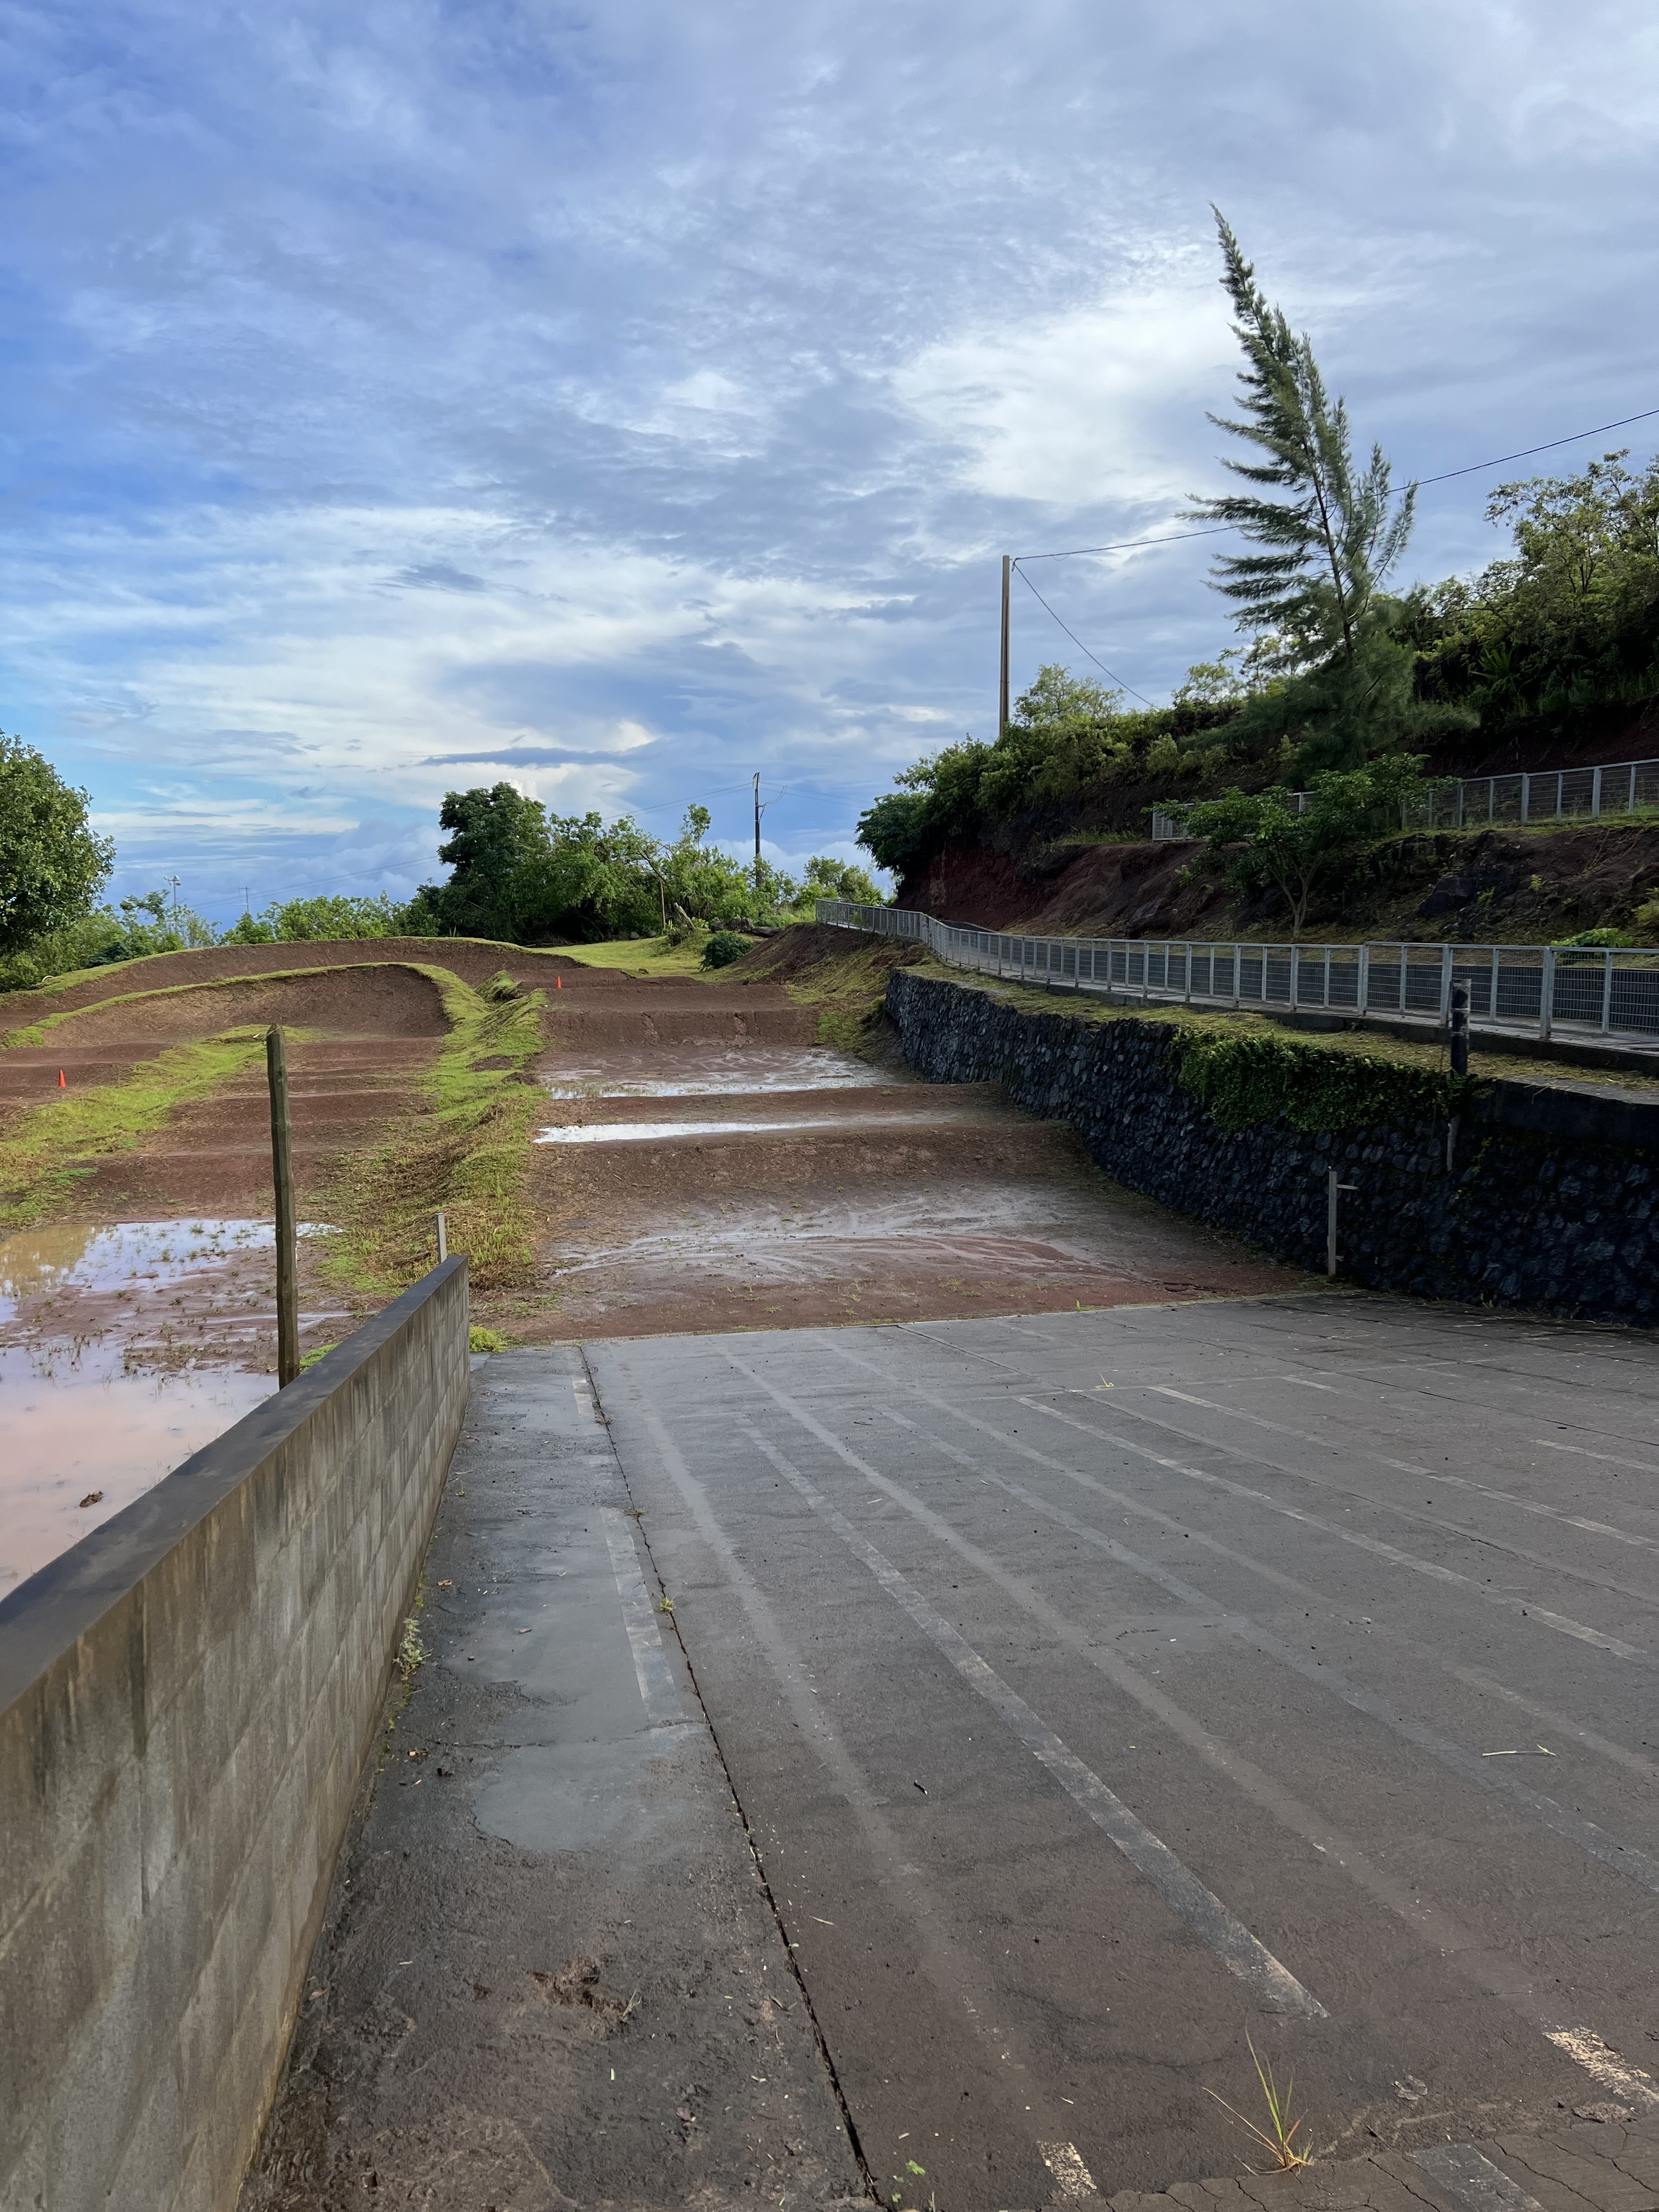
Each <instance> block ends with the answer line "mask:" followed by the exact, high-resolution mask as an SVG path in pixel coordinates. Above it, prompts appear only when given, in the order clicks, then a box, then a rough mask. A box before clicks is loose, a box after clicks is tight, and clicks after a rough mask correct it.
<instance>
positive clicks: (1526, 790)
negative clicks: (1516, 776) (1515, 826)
mask: <svg viewBox="0 0 1659 2212" xmlns="http://www.w3.org/2000/svg"><path fill="white" fill-rule="evenodd" d="M1521 819H1522V822H1523V823H1525V822H1530V821H1531V819H1532V778H1531V777H1530V776H1529V775H1522V778H1521Z"/></svg>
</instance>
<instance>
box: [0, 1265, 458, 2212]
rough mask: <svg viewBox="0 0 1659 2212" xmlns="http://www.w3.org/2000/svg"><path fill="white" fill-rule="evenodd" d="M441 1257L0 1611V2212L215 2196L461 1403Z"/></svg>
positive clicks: (279, 2062) (337, 1821)
mask: <svg viewBox="0 0 1659 2212" xmlns="http://www.w3.org/2000/svg"><path fill="white" fill-rule="evenodd" d="M466 1392H467V1285H466V1263H465V1261H464V1260H460V1259H454V1260H449V1261H446V1262H445V1263H444V1264H443V1265H442V1266H441V1267H438V1268H436V1269H435V1271H434V1272H433V1273H431V1274H429V1275H428V1276H427V1277H426V1278H425V1279H424V1280H423V1281H422V1282H421V1283H418V1284H417V1285H416V1287H415V1288H414V1289H413V1290H412V1291H409V1292H408V1293H407V1294H406V1295H405V1296H404V1297H401V1298H399V1299H398V1302H397V1304H395V1305H392V1306H391V1307H389V1308H388V1309H387V1310H386V1312H385V1313H383V1314H381V1315H380V1316H378V1318H377V1319H375V1320H374V1321H373V1322H369V1323H368V1325H367V1326H366V1327H365V1328H361V1329H359V1330H358V1331H357V1333H356V1335H355V1336H353V1337H351V1338H350V1339H349V1340H348V1341H347V1342H345V1343H344V1344H343V1345H341V1346H339V1348H338V1349H337V1351H335V1352H331V1353H330V1354H329V1355H328V1357H327V1358H325V1359H323V1360H321V1361H319V1364H317V1365H316V1366H315V1367H313V1368H312V1369H310V1370H308V1371H307V1373H306V1374H304V1375H302V1376H301V1377H300V1379H299V1381H298V1382H296V1383H290V1384H289V1387H288V1389H285V1390H283V1391H281V1392H279V1393H278V1394H277V1395H276V1396H275V1397H272V1398H270V1399H267V1400H266V1401H265V1402H264V1405H262V1406H259V1407H256V1409H255V1410H254V1411H253V1412H252V1413H250V1414H249V1415H248V1416H247V1417H246V1419H244V1420H241V1421H239V1422H238V1423H237V1424H236V1425H235V1427H234V1428H233V1429H230V1430H228V1431H226V1433H225V1434H224V1435H223V1436H222V1437H219V1438H218V1439H217V1440H216V1442H215V1443H211V1444H210V1445H209V1446H208V1447H207V1449H205V1450H204V1451H200V1452H197V1454H196V1455H195V1457H194V1458H193V1459H191V1460H187V1461H186V1462H185V1464H184V1466H183V1467H181V1468H179V1469H178V1470H177V1471H176V1472H175V1473H173V1474H170V1475H168V1476H167V1477H166V1478H165V1479H164V1480H162V1481H161V1482H159V1483H158V1484H157V1485H156V1486H155V1488H154V1489H153V1490H151V1491H149V1492H147V1493H146V1494H145V1495H144V1496H143V1498H139V1499H138V1500H137V1502H136V1503H135V1504H132V1505H130V1506H129V1507H128V1508H127V1509H126V1510H125V1512H122V1513H118V1514H117V1515H116V1516H114V1518H113V1519H112V1520H111V1521H108V1522H106V1523H105V1525H104V1526H103V1527H102V1528H98V1529H95V1530H94V1532H93V1533H92V1534H90V1535H88V1536H87V1537H85V1538H84V1539H83V1540H82V1541H81V1542H80V1543H79V1544H77V1545H76V1547H75V1548H74V1549H73V1550H72V1551H70V1552H67V1553H64V1555H63V1557H62V1558H60V1559H55V1560H54V1561H52V1564H51V1565H49V1566H47V1567H45V1568H43V1569H42V1570H41V1571H40V1573H39V1574H37V1575H34V1576H33V1577H30V1579H29V1580H28V1581H27V1582H26V1583H23V1584H22V1585H21V1587H20V1588H19V1589H16V1590H15V1591H14V1592H13V1593H12V1594H11V1595H10V1596H9V1597H8V1598H7V1599H6V1600H5V1601H4V1603H3V1604H0V2208H4V2212H23V2208H25V2207H27V2208H28V2212H88V2208H89V2207H91V2206H94V2205H104V2204H109V2205H112V2206H120V2207H133V2208H137V2207H138V2206H143V2208H144V2212H185V2208H190V2212H224V2208H225V2207H227V2206H229V2205H232V2204H234V2202H235V2198H236V2192H237V2188H238V2185H239V2184H240V2179H241V2176H242V2172H243V2170H244V2168H245V2166H246V2163H247V2160H248V2159H249V2157H250V2155H251V2154H252V2151H253V2148H254V2146H255V2144H256V2142H257V2141H258V2132H259V2129H260V2126H261V2125H262V2124H263V2122H264V2116H265V2112H266V2110H267V2108H268V2106H269V2104H270V2098H271V2096H272V2094H273V2093H274V2092H275V2090H276V2084H277V2081H278V2078H279V2076H280V2074H281V2071H282V2068H283V2060H284V2057H285V2054H286V2051H287V2048H288V2042H289V2033H290V2031H291V2028H292V2026H293V2021H294V2014H295V2002H296V1999H297V1996H298V1992H299V1989H300V1978H301V1975H302V1974H303V1972H304V1971H305V1967H306V1963H307V1958H308V1955H309V1954H310V1950H311V1946H312V1942H313V1939H314V1937H315V1936H316V1933H317V1929H318V1926H319V1923H320V1920H321V1917H322V1912H323V1907H324V1905H325V1902H326V1900H327V1896H328V1888H329V1882H330V1879H331V1875H332V1871H333V1867H334V1860H335V1855H336V1853H337V1850H338V1848H339V1844H340V1840H341V1838H342V1836H343V1832H344V1829H345V1825H346V1820H347V1817H348V1815H349V1812H350V1809H351V1804H352V1800H353V1797H354V1796H355V1794H356V1788H357V1784H358V1780H359V1778H360V1776H361V1774H362V1767H363V1763H364V1759H365V1758H366V1756H367V1755H368V1751H369V1748H370V1746H371V1743H372V1741H373V1739H374V1734H375V1729H376V1726H377V1723H378V1718H379V1715H380V1711H381V1708H382V1705H383V1703H384V1700H385V1697H386V1689H387V1687H388V1685H389V1682H390V1680H391V1674H392V1662H393V1658H394V1655H395V1652H396V1650H397V1647H398V1642H399V1639H400V1637H401V1634H402V1626H403V1622H404V1618H405V1617H406V1615H407V1614H408V1613H409V1612H410V1607H411V1605H412V1603H413V1601H414V1597H415V1593H416V1586H417V1583H418V1580H419V1577H420V1571H421V1563H422V1559H423V1558H424V1556H425V1553H426V1547H427V1541H428V1536H429V1534H430V1533H431V1528H432V1522H433V1518H434V1516H435V1513H436V1510H437V1506H438V1499H439V1495H440V1492H441V1488H442V1485H443V1479H444V1474H445V1471H446V1469H447V1467H448V1464H449V1459H450V1455H451V1453H452V1451H453V1449H454V1444H455V1439H456V1437H457V1436H458V1434H459V1430H460V1425H461V1419H462V1415H463V1413H464V1412H465V1404H466Z"/></svg>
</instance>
